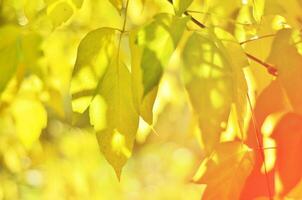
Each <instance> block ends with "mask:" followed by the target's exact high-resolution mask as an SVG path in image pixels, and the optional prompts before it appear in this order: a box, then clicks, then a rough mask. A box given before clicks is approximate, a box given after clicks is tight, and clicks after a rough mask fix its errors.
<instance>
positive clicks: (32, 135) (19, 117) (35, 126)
mask: <svg viewBox="0 0 302 200" xmlns="http://www.w3.org/2000/svg"><path fill="white" fill-rule="evenodd" d="M12 113H13V116H14V119H15V122H16V131H17V135H18V138H19V139H20V141H21V142H22V143H23V144H24V146H25V147H26V148H28V149H30V148H31V147H32V145H33V144H34V142H36V141H37V140H38V139H39V136H40V134H41V131H42V129H43V128H45V127H46V123H47V114H46V111H45V109H44V107H43V105H42V104H41V103H40V102H39V101H37V100H34V99H17V100H16V101H15V102H14V104H13V107H12Z"/></svg>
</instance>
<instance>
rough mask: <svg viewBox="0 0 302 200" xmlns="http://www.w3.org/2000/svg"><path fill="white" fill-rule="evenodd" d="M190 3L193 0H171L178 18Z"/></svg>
mask: <svg viewBox="0 0 302 200" xmlns="http://www.w3.org/2000/svg"><path fill="white" fill-rule="evenodd" d="M192 2H193V0H173V6H174V10H175V13H176V14H177V15H179V16H180V15H181V14H182V13H184V12H185V11H186V10H187V8H188V7H189V6H190V5H191V3H192Z"/></svg>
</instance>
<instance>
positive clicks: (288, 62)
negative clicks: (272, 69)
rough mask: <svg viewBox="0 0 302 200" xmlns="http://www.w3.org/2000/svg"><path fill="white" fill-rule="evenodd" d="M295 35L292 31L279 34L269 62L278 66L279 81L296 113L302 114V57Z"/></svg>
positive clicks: (287, 30) (282, 31) (283, 31)
mask: <svg viewBox="0 0 302 200" xmlns="http://www.w3.org/2000/svg"><path fill="white" fill-rule="evenodd" d="M293 34H294V31H293V30H291V29H284V30H281V31H279V32H278V33H277V35H276V36H275V39H274V42H273V44H272V50H271V53H270V55H269V57H268V62H269V63H272V64H273V65H274V66H276V68H277V70H278V79H279V81H280V83H281V85H282V87H283V89H284V91H285V93H286V95H287V97H288V99H289V101H290V103H291V105H292V107H293V109H294V111H295V112H298V113H300V114H302V93H301V92H297V91H302V65H301V63H302V56H301V54H299V52H298V51H297V49H296V47H295V45H294V43H293V41H292V35H293ZM284 52H286V55H285V54H284Z"/></svg>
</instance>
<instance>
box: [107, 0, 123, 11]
mask: <svg viewBox="0 0 302 200" xmlns="http://www.w3.org/2000/svg"><path fill="white" fill-rule="evenodd" d="M109 1H110V3H111V4H112V5H113V6H114V7H115V8H116V9H117V11H118V12H119V13H121V11H122V9H123V0H109Z"/></svg>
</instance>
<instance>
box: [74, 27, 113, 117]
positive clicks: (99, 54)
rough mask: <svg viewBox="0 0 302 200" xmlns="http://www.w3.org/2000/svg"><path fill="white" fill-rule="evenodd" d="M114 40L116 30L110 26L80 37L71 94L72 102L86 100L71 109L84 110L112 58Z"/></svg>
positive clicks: (95, 91)
mask: <svg viewBox="0 0 302 200" xmlns="http://www.w3.org/2000/svg"><path fill="white" fill-rule="evenodd" d="M116 40H117V34H116V30H114V29H111V28H100V29H96V30H93V31H91V32H89V33H88V34H87V35H86V36H85V37H84V38H83V39H82V41H81V43H80V45H79V47H78V53H77V59H76V63H75V66H74V69H73V73H72V80H71V94H72V99H73V102H76V101H78V100H80V99H83V98H86V99H87V100H86V101H82V102H80V103H79V104H80V107H81V108H80V109H77V108H76V106H73V110H76V111H78V112H80V113H82V112H84V110H85V109H86V108H87V107H88V106H89V104H90V101H91V100H92V97H93V96H95V95H96V94H97V87H99V82H100V80H101V79H102V77H103V75H104V73H105V71H106V70H107V68H108V66H109V65H110V63H111V60H112V58H113V54H114V50H115V49H116V45H117V44H116ZM73 105H75V104H73Z"/></svg>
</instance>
